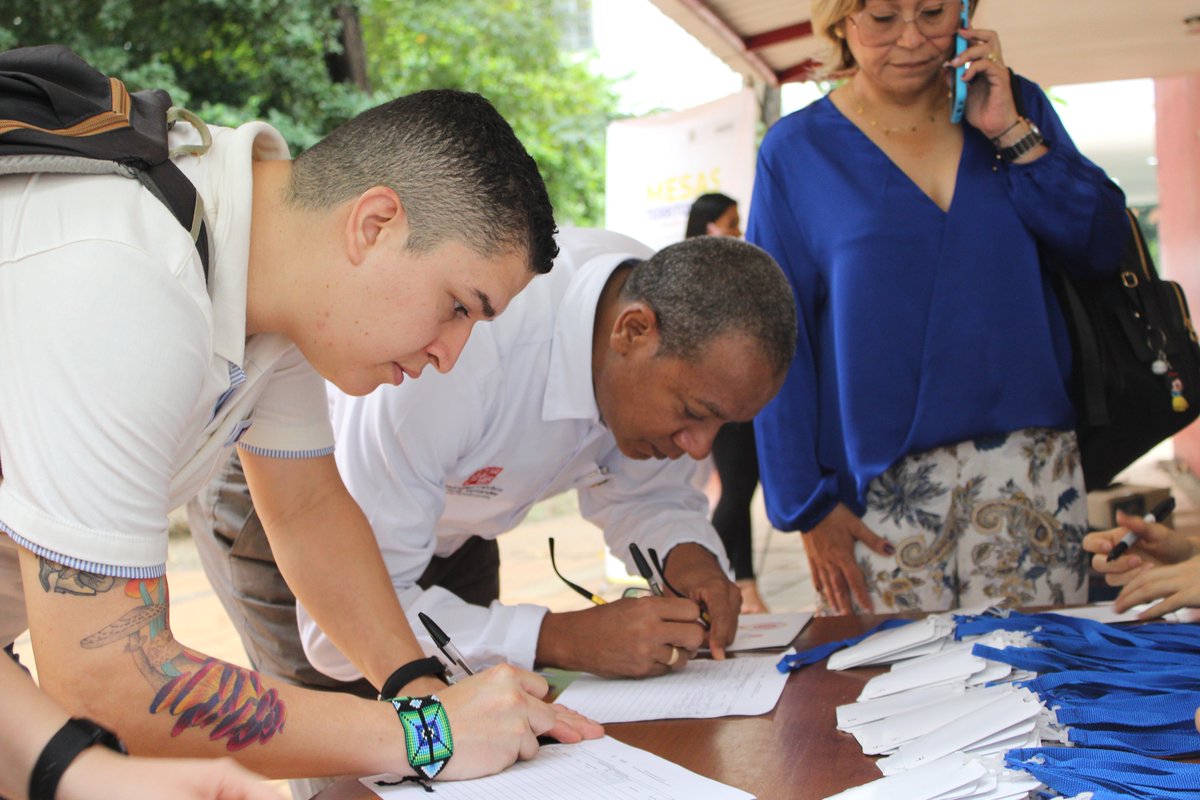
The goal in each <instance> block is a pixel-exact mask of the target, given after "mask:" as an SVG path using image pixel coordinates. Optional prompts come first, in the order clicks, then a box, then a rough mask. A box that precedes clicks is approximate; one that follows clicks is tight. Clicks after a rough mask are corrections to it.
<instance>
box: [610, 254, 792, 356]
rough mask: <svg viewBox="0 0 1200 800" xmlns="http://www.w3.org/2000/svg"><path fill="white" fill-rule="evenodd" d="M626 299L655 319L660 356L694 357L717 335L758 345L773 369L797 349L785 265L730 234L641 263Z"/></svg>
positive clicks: (634, 271) (625, 290)
mask: <svg viewBox="0 0 1200 800" xmlns="http://www.w3.org/2000/svg"><path fill="white" fill-rule="evenodd" d="M621 300H622V301H625V302H632V301H641V302H644V303H646V304H647V305H649V306H650V307H651V308H652V309H653V310H654V313H655V314H656V315H657V317H658V328H659V336H660V341H659V350H658V355H660V356H671V357H676V358H682V359H684V360H686V361H689V362H693V363H694V362H695V361H696V360H697V359H698V357H699V356H700V355H701V351H702V349H703V348H704V347H705V346H706V345H708V344H709V343H711V342H712V341H714V340H715V339H716V338H717V337H720V336H724V335H726V334H744V335H746V336H749V337H751V339H753V340H755V341H757V342H759V343H760V345H761V347H762V353H763V356H764V357H765V358H766V359H767V362H768V363H769V364H770V365H771V366H772V367H773V368H774V370H775V373H776V374H783V373H784V372H786V371H787V368H788V365H789V364H791V361H792V355H793V354H794V352H795V349H796V302H795V300H794V299H793V297H792V288H791V285H790V284H788V282H787V278H785V277H784V275H783V270H781V269H780V268H779V265H778V264H776V263H775V259H773V258H771V256H770V255H768V254H767V252H766V251H765V250H762V249H760V248H758V247H755V246H754V245H752V244H749V243H747V242H743V241H741V240H740V239H734V238H732V237H729V236H697V237H695V238H693V239H685V240H683V241H682V242H679V243H677V244H673V245H670V246H668V247H665V248H663V249H662V250H660V251H659V252H657V253H656V254H654V255H653V256H651V257H650V258H649V259H647V260H645V261H642V262H639V263H637V264H636V265H635V266H634V267H633V269H632V271H631V272H630V274H629V277H628V278H627V279H626V281H625V286H624V287H623V288H622V290H621Z"/></svg>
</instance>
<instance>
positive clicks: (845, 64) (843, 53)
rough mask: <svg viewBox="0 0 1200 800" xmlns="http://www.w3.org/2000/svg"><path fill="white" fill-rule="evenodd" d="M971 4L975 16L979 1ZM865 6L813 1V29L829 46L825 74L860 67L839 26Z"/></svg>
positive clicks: (843, 0)
mask: <svg viewBox="0 0 1200 800" xmlns="http://www.w3.org/2000/svg"><path fill="white" fill-rule="evenodd" d="M969 2H970V4H971V5H970V11H969V12H968V13H969V14H970V15H971V16H974V15H975V10H976V8H977V7H978V6H979V0H969ZM865 5H866V0H812V7H811V8H810V9H809V12H808V14H809V16H810V17H812V29H813V31H814V32H815V33H816V34H817V35H818V36H821V37H823V38H824V39H825V41H826V43H827V44H828V45H829V52H828V53H827V54H826V57H825V62H824V69H823V70H822V71H823V72H825V73H827V74H830V75H838V74H841V73H844V72H847V71H849V70H852V69H854V68H855V67H857V66H858V64H857V63H855V61H854V54H853V53H851V52H850V45H848V44H846V32H845V29H844V27H843V28H839V27H838V26H839V25H841V24H842V20H844V19H846V17H848V16H850V15H851V14H853V13H854V12H856V11H861V10H862V9H863V7H864V6H865Z"/></svg>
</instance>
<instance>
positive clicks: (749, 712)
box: [557, 650, 794, 723]
mask: <svg viewBox="0 0 1200 800" xmlns="http://www.w3.org/2000/svg"><path fill="white" fill-rule="evenodd" d="M788 652H789V653H790V652H794V651H791V650H789V651H788ZM779 659H780V656H778V655H772V656H751V657H739V658H727V659H725V660H724V661H710V660H708V659H699V660H695V661H689V662H688V663H687V666H686V667H684V668H683V669H681V670H679V671H678V672H668V673H667V674H666V675H660V676H659V677H657V678H641V679H631V678H620V679H617V678H598V677H596V676H595V675H580V676H579V677H578V678H576V679H575V680H573V681H572V682H571V685H570V686H568V687H567V688H566V689H564V690H563V692H562V694H560V695H559V696H558V701H557V702H559V703H562V704H563V705H564V706H567V707H568V708H573V709H575V710H576V711H578V712H579V713H580V714H583V715H584V716H588V717H591V718H592V719H594V720H596V721H597V722H600V723H609V722H642V721H644V720H651V719H711V718H713V717H729V716H734V715H744V716H755V715H757V714H765V713H767V712H768V711H770V710H771V709H772V708H774V707H775V704H776V703H778V702H779V696H780V695H781V694H783V685H784V684H785V683H787V679H788V675H789V674H791V673H787V672H783V673H781V672H780V671H779V670H778V669H776V668H775V665H776V664H778V663H779Z"/></svg>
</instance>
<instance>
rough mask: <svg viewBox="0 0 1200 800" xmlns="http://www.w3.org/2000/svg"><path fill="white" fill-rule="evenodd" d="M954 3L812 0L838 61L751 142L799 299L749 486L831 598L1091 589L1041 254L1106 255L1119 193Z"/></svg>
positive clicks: (1030, 599)
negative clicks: (958, 84)
mask: <svg viewBox="0 0 1200 800" xmlns="http://www.w3.org/2000/svg"><path fill="white" fill-rule="evenodd" d="M972 5H975V4H974V3H973V4H972ZM971 10H974V9H973V8H972V9H971ZM962 11H963V5H962V2H961V0H813V3H812V19H813V30H814V31H815V32H816V33H818V34H819V35H822V36H824V37H825V38H826V39H827V40H828V42H829V43H830V44H831V45H832V54H831V55H832V57H831V58H830V59H827V60H826V61H825V63H826V64H829V65H830V66H831V67H832V68H833V69H834V70H835V71H836V72H837V73H838V74H839V75H842V76H849V77H847V78H846V80H845V81H844V82H843V83H842V84H841V85H839V86H838V87H837V88H836V89H834V90H833V91H832V92H831V93H830V94H829V95H828V96H827V97H824V98H822V99H821V100H818V101H816V102H814V103H813V104H811V105H810V106H808V107H807V108H804V109H801V110H800V111H797V112H796V113H794V114H791V115H789V116H788V117H786V118H784V119H782V120H780V121H779V122H778V123H776V124H775V125H774V126H773V127H772V128H771V130H769V131H768V132H767V135H766V137H765V139H764V141H763V145H762V148H761V150H760V151H759V157H758V167H757V171H756V173H755V179H754V199H753V203H752V205H751V209H752V211H751V215H750V222H749V226H748V231H747V239H748V240H749V241H751V242H753V243H755V244H757V245H759V246H761V247H763V248H764V249H765V250H766V251H767V252H769V253H770V254H771V255H773V256H774V257H775V259H776V260H777V261H778V262H779V264H780V266H781V267H782V268H783V270H784V272H785V273H786V274H787V275H788V278H789V280H790V281H791V284H792V289H793V291H795V293H796V300H797V307H798V313H799V315H800V339H799V342H798V346H797V350H796V358H795V360H794V361H793V363H792V366H791V368H790V370H789V372H788V376H787V380H786V382H785V383H784V386H783V389H782V390H781V391H780V393H779V394H778V395H777V396H776V398H775V399H774V400H773V401H772V402H771V403H769V404H768V405H767V407H766V408H765V409H764V410H763V411H762V412H761V413H760V414H759V416H758V417H757V419H756V420H755V428H756V431H757V434H758V441H759V446H760V450H759V456H760V458H761V467H762V482H763V491H764V494H765V499H766V505H767V511H768V516H769V517H770V518H771V521H772V523H773V524H774V525H775V526H776V527H777V528H779V529H780V530H800V531H803V532H804V549H805V553H806V555H807V557H808V559H809V564H810V566H811V568H812V575H813V582H814V584H815V586H816V589H817V591H818V592H819V594H820V603H821V610H822V611H823V612H825V613H839V614H848V613H854V612H855V611H871V610H875V611H878V612H889V611H905V610H918V609H919V610H926V611H937V610H945V609H949V608H956V607H960V606H966V605H976V604H982V603H997V602H1008V603H1011V604H1016V605H1047V604H1058V603H1075V602H1081V601H1083V600H1084V599H1085V598H1086V593H1087V585H1086V580H1085V578H1086V575H1087V561H1086V559H1085V557H1084V553H1083V551H1082V549H1081V546H1080V542H1081V540H1082V538H1083V535H1084V532H1085V530H1086V524H1087V510H1086V504H1085V502H1084V489H1083V474H1082V470H1081V468H1080V465H1079V448H1078V443H1077V441H1076V439H1075V434H1074V432H1073V428H1074V426H1075V410H1074V408H1073V406H1072V403H1071V399H1070V397H1069V396H1068V393H1067V379H1068V376H1069V374H1070V368H1071V351H1070V343H1069V341H1068V338H1067V334H1066V329H1065V326H1064V323H1063V320H1062V315H1061V312H1060V311H1059V309H1058V306H1057V303H1056V301H1055V298H1054V295H1053V292H1052V289H1051V286H1050V283H1049V276H1048V275H1047V274H1046V273H1045V272H1044V271H1043V270H1042V268H1041V263H1040V259H1039V253H1046V254H1048V255H1049V256H1050V263H1054V264H1057V265H1061V266H1062V267H1063V268H1064V269H1065V270H1067V271H1069V272H1070V273H1071V274H1073V275H1077V276H1081V277H1099V276H1101V275H1105V274H1108V273H1111V272H1113V271H1114V270H1115V269H1116V268H1117V260H1118V257H1119V256H1120V254H1121V252H1122V249H1123V246H1124V245H1125V242H1126V239H1127V235H1128V225H1126V224H1125V222H1124V204H1125V201H1124V196H1123V195H1122V194H1121V191H1120V189H1118V188H1117V187H1116V185H1115V184H1113V182H1112V181H1110V180H1109V179H1108V178H1107V176H1105V174H1104V172H1103V171H1102V170H1100V169H1099V168H1098V167H1097V166H1096V165H1095V164H1093V163H1091V162H1090V161H1088V160H1087V159H1086V158H1084V157H1083V156H1082V155H1081V154H1080V153H1079V151H1078V150H1077V149H1076V148H1075V145H1074V144H1073V143H1072V142H1071V138H1070V137H1069V136H1068V135H1067V132H1066V130H1065V129H1064V128H1063V125H1062V122H1061V121H1060V120H1059V118H1058V116H1057V114H1055V112H1054V110H1053V108H1052V107H1051V104H1050V101H1049V100H1048V99H1047V98H1046V95H1045V94H1044V93H1043V92H1042V91H1041V89H1040V88H1038V86H1037V85H1035V84H1033V83H1032V82H1030V81H1028V80H1025V79H1023V78H1015V79H1014V78H1012V77H1011V75H1010V72H1009V70H1008V68H1007V67H1006V66H1005V63H1004V56H1003V50H1002V48H1001V41H1000V36H999V34H997V32H996V31H992V30H983V29H978V28H974V27H965V28H964V27H962V24H961V14H962ZM956 35H961V36H962V37H963V38H965V39H966V44H967V47H966V50H965V51H964V52H963V53H962V54H961V55H959V56H955V55H954V46H955V37H956ZM957 67H963V68H964V72H963V77H964V80H965V83H966V84H967V86H968V87H969V88H968V94H967V101H966V111H965V115H964V118H963V120H962V122H961V123H960V124H955V123H952V122H951V120H950V97H949V91H948V89H949V87H950V86H951V81H952V80H954V79H955V77H954V70H955V68H957ZM1014 87H1015V88H1016V90H1017V91H1019V92H1020V95H1021V100H1022V102H1021V104H1020V107H1022V108H1024V109H1025V112H1024V113H1025V114H1026V116H1022V115H1020V114H1018V112H1017V108H1018V104H1017V103H1016V101H1015V100H1014V95H1013V90H1014Z"/></svg>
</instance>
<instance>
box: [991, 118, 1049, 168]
mask: <svg viewBox="0 0 1200 800" xmlns="http://www.w3.org/2000/svg"><path fill="white" fill-rule="evenodd" d="M1025 124H1026V125H1028V126H1029V133H1027V134H1025V135H1024V136H1022V137H1021V138H1020V139H1017V140H1016V141H1015V142H1013V143H1012V144H1010V145H1009V146H1008V147H1001V148H999V149H998V150H997V151H996V158H998V159H1000V160H1001V161H1005V162H1008V163H1012V162H1013V161H1016V160H1017V159H1018V158H1020V157H1021V156H1023V155H1025V154H1026V153H1028V152H1029V151H1030V150H1032V149H1033V148H1035V147H1037V146H1038V145H1039V144H1042V143H1044V142H1045V141H1046V140H1045V139H1044V138H1043V137H1042V132H1041V131H1040V130H1038V126H1037V125H1035V124H1034V123H1033V120H1031V119H1027V120H1025Z"/></svg>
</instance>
